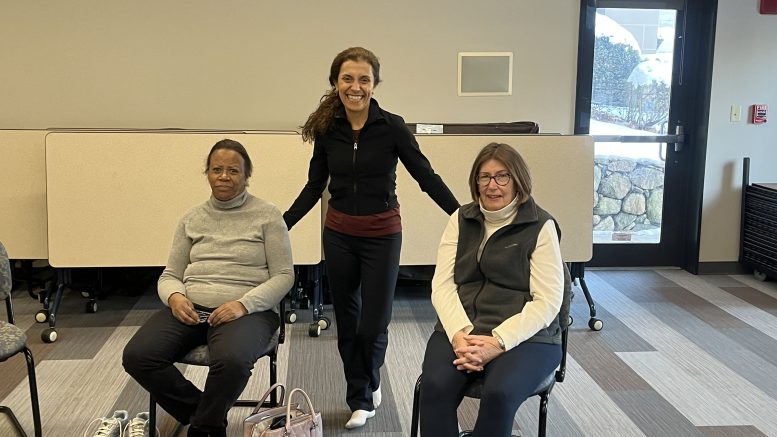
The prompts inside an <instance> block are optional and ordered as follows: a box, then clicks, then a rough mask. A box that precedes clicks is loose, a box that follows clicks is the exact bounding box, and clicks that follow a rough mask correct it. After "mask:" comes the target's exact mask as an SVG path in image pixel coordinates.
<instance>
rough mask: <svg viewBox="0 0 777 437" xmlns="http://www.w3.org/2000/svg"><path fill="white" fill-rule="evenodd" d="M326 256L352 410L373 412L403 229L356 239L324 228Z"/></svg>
mask: <svg viewBox="0 0 777 437" xmlns="http://www.w3.org/2000/svg"><path fill="white" fill-rule="evenodd" d="M323 245H324V254H325V255H326V270H327V274H328V278H329V287H330V289H331V291H332V301H333V304H334V308H335V319H336V320H337V348H338V350H339V352H340V358H342V360H343V370H344V372H345V381H346V402H347V403H348V407H349V408H350V409H351V411H356V410H367V411H371V410H373V409H374V408H373V405H372V392H373V391H375V390H376V389H377V388H378V386H379V385H380V368H381V367H382V366H383V361H384V359H385V357H386V348H387V347H388V325H389V322H390V321H391V309H392V305H393V303H394V289H395V288H396V285H397V273H398V272H399V252H400V250H401V248H402V233H401V232H399V233H396V234H391V235H387V236H384V237H354V236H350V235H345V234H341V233H339V232H335V231H333V230H331V229H328V228H324V234H323Z"/></svg>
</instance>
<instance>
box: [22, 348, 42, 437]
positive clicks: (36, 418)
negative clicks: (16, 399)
mask: <svg viewBox="0 0 777 437" xmlns="http://www.w3.org/2000/svg"><path fill="white" fill-rule="evenodd" d="M24 357H25V359H26V360H27V379H28V380H29V381H30V402H31V403H32V423H33V427H34V428H35V437H41V435H42V431H41V424H40V404H39V402H38V382H37V379H36V378H35V360H34V359H33V358H32V351H31V350H30V349H29V348H27V347H25V348H24Z"/></svg>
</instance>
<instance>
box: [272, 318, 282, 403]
mask: <svg viewBox="0 0 777 437" xmlns="http://www.w3.org/2000/svg"><path fill="white" fill-rule="evenodd" d="M281 323H285V322H284V321H281ZM276 358H277V354H276V352H273V353H272V354H271V355H270V387H272V386H273V385H275V383H277V382H278V363H277V362H276ZM276 391H277V390H273V391H272V393H270V406H271V407H277V406H278V394H277V393H276Z"/></svg>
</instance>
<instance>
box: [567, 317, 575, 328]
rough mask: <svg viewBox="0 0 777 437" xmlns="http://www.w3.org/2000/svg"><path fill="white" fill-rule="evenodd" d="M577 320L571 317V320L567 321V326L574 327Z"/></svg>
mask: <svg viewBox="0 0 777 437" xmlns="http://www.w3.org/2000/svg"><path fill="white" fill-rule="evenodd" d="M574 321H575V319H574V318H573V317H572V316H569V320H567V326H572V323H574Z"/></svg>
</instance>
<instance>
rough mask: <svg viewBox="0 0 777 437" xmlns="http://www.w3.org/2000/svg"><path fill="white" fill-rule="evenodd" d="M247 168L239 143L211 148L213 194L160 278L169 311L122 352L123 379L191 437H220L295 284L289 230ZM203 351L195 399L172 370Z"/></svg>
mask: <svg viewBox="0 0 777 437" xmlns="http://www.w3.org/2000/svg"><path fill="white" fill-rule="evenodd" d="M251 170H252V164H251V158H250V157H249V156H248V153H247V152H246V150H245V148H244V147H243V146H242V145H241V144H240V143H238V142H236V141H233V140H228V139H225V140H221V141H219V142H218V143H216V144H215V145H214V146H213V148H212V149H211V151H210V153H209V154H208V158H207V160H206V169H205V173H206V175H207V178H208V182H209V183H210V187H211V191H212V195H211V197H210V199H208V201H206V202H205V203H203V204H201V205H199V206H196V207H194V208H192V209H191V210H190V211H189V212H187V213H186V214H185V215H184V216H183V218H182V219H181V221H180V223H179V224H178V228H177V229H176V231H175V235H174V237H173V246H172V248H171V250H170V256H169V259H168V261H167V266H166V268H165V270H164V272H163V273H162V275H161V276H160V278H159V283H158V291H159V297H160V299H161V300H162V302H163V303H164V304H165V305H166V306H167V308H164V309H162V310H161V311H159V312H158V313H156V314H155V315H153V316H152V317H151V318H150V319H149V320H148V321H147V322H146V324H145V325H143V326H142V327H141V328H140V329H139V330H138V331H137V333H136V334H135V336H134V337H133V338H132V339H131V340H130V341H129V343H128V344H127V346H126V347H125V349H124V357H123V364H124V368H125V369H126V371H127V373H129V374H130V375H131V376H132V377H133V378H135V380H137V381H138V383H140V385H141V386H143V388H145V389H146V390H148V391H149V392H150V393H151V394H152V395H153V396H154V398H155V399H156V401H157V402H158V403H159V405H161V406H162V408H164V409H165V410H166V411H167V412H168V413H170V415H172V416H173V417H174V418H175V419H176V420H178V421H179V422H181V423H182V424H190V427H189V431H188V435H189V436H208V435H210V436H226V424H227V421H226V417H227V411H228V410H229V409H230V407H231V406H232V404H234V402H235V401H236V400H237V398H238V396H239V395H240V393H241V392H242V391H243V389H244V388H245V386H246V384H247V382H248V377H249V376H250V374H251V370H252V369H253V367H254V363H255V362H256V360H257V359H258V358H259V356H260V353H261V351H262V350H263V349H266V346H267V343H268V341H269V340H270V338H271V337H272V336H273V334H274V333H275V331H276V330H277V329H278V324H279V318H278V315H277V311H278V304H279V303H280V301H281V299H283V297H284V296H285V295H286V293H287V292H288V290H289V289H290V288H291V286H292V284H293V283H294V269H293V265H292V258H291V246H290V243H289V236H288V231H287V229H286V224H285V223H284V221H283V218H282V216H281V213H280V211H279V210H278V209H277V208H276V207H275V206H274V205H271V204H269V203H267V202H265V201H264V200H262V199H259V198H257V197H254V196H252V195H251V194H249V193H248V191H247V190H246V186H247V185H248V184H247V181H248V178H249V177H250V176H251ZM208 313H209V315H207V314H208ZM200 314H206V315H204V316H200ZM202 344H207V345H208V347H209V349H210V358H211V363H210V369H209V372H208V378H207V380H206V382H205V388H204V390H203V391H200V390H199V389H198V388H197V387H195V386H194V385H193V384H192V383H191V382H190V381H189V380H187V379H186V378H184V376H183V375H182V374H181V372H179V371H178V369H177V368H176V367H175V366H174V365H173V363H175V362H176V361H177V360H179V359H181V358H182V357H183V356H184V355H186V353H187V352H189V351H190V350H191V349H193V348H194V347H196V346H199V345H202Z"/></svg>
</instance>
